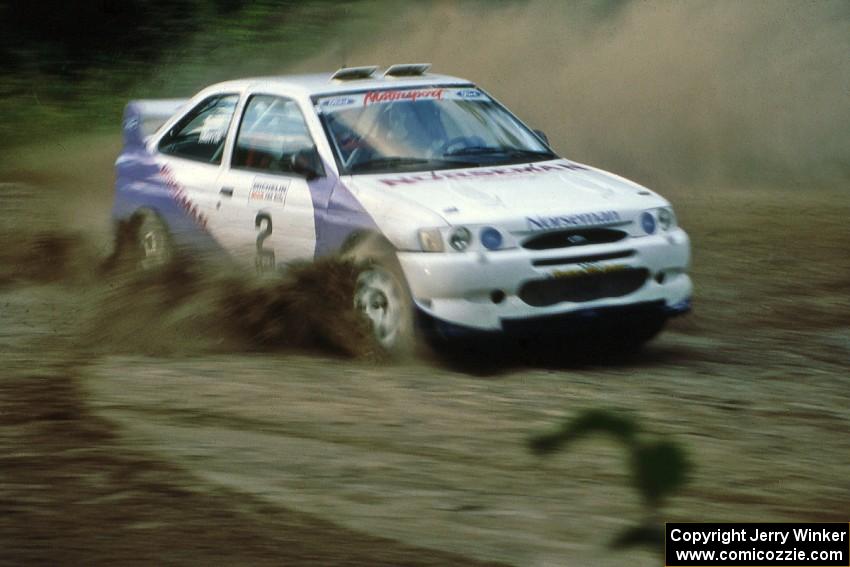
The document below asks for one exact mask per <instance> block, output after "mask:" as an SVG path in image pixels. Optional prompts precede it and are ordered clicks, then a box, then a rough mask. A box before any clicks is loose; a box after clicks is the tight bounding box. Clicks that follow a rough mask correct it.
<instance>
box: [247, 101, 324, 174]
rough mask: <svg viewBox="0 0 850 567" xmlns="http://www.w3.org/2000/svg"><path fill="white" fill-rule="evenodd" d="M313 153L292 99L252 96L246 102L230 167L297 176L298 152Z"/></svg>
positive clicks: (298, 110)
mask: <svg viewBox="0 0 850 567" xmlns="http://www.w3.org/2000/svg"><path fill="white" fill-rule="evenodd" d="M304 152H307V153H314V152H315V145H314V144H313V139H312V138H311V137H310V132H309V131H308V130H307V123H306V122H305V121H304V115H303V114H302V113H301V109H300V108H299V107H298V104H297V103H296V102H295V101H294V100H291V99H288V98H283V97H279V96H271V95H254V96H252V97H251V98H250V99H248V104H247V105H246V106H245V111H244V113H243V114H242V122H241V123H240V124H239V132H238V133H237V135H236V145H235V147H234V149H233V159H232V160H231V167H234V168H238V169H250V170H254V171H267V172H272V173H298V172H297V171H295V170H296V169H297V168H298V166H297V165H294V164H295V163H296V157H297V155H298V154H299V153H304Z"/></svg>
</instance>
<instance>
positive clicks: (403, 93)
mask: <svg viewBox="0 0 850 567" xmlns="http://www.w3.org/2000/svg"><path fill="white" fill-rule="evenodd" d="M420 100H437V101H440V100H459V101H475V100H481V101H486V100H490V97H488V96H487V95H486V94H484V93H483V92H482V91H480V90H478V89H476V88H472V87H461V88H450V87H436V88H434V87H429V88H425V89H402V90H393V89H386V90H376V91H369V92H366V93H351V94H348V93H346V94H343V95H333V96H326V97H322V98H320V99H318V100H317V101H316V103H315V106H316V107H317V108H318V109H319V111H322V112H336V111H338V110H344V109H349V108H357V107H363V106H370V105H373V104H384V103H392V102H416V101H420Z"/></svg>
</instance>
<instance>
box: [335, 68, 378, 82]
mask: <svg viewBox="0 0 850 567" xmlns="http://www.w3.org/2000/svg"><path fill="white" fill-rule="evenodd" d="M377 70H378V66H377V65H367V66H365V67H343V68H342V69H339V70H338V71H337V72H336V73H334V74H333V75H331V80H332V81H354V80H357V79H368V78H369V77H371V76H372V75H374V74H375V71H377Z"/></svg>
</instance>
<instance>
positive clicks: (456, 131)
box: [315, 87, 557, 174]
mask: <svg viewBox="0 0 850 567" xmlns="http://www.w3.org/2000/svg"><path fill="white" fill-rule="evenodd" d="M315 105H316V109H317V111H318V113H319V115H320V116H321V119H322V122H323V124H324V126H325V131H326V132H327V133H328V138H329V139H330V142H331V145H332V146H333V149H334V152H335V153H336V158H337V161H338V163H339V166H340V170H341V171H340V172H341V173H342V174H368V173H389V172H408V171H429V170H435V169H452V168H460V167H478V166H484V165H487V166H492V165H504V164H513V163H528V162H533V161H542V160H548V159H554V158H556V157H557V156H556V155H555V154H553V153H552V151H551V150H550V149H549V148H548V147H547V146H546V145H545V144H544V143H543V142H542V141H541V140H540V139H539V138H538V137H537V136H536V135H535V134H534V133H533V132H531V131H530V130H529V129H528V128H526V127H525V126H523V125H522V124H521V123H520V122H519V121H518V120H517V119H516V118H515V117H514V116H513V115H512V114H511V113H509V112H508V111H507V110H505V109H504V108H503V107H502V106H501V105H499V104H498V103H496V102H495V101H493V99H491V98H490V97H489V96H487V95H486V94H485V93H483V92H481V91H480V90H478V89H476V88H473V87H461V88H456V87H452V88H448V87H433V88H431V87H429V88H425V89H407V90H397V89H396V90H378V91H369V92H359V93H350V94H349V93H345V94H337V95H333V96H324V97H319V98H316V99H315Z"/></svg>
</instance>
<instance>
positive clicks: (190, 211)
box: [159, 165, 207, 230]
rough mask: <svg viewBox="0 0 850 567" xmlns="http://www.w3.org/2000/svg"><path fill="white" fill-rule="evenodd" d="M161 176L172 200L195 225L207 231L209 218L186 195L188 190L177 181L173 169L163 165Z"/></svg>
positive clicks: (160, 169)
mask: <svg viewBox="0 0 850 567" xmlns="http://www.w3.org/2000/svg"><path fill="white" fill-rule="evenodd" d="M159 174H160V175H161V176H162V180H163V182H165V186H166V187H168V193H169V194H170V195H171V198H172V199H174V200H175V201H176V202H177V205H178V206H179V207H180V208H181V209H182V210H183V212H184V213H186V215H187V216H188V217H189V218H191V219H192V220H193V221H195V224H197V225H198V226H200V227H201V228H202V229H204V230H206V228H207V217H205V216H204V214H203V213H202V212H201V211H199V210H198V206H197V205H196V204H195V203H193V202H192V201H191V200H190V199H189V197H188V196H187V195H186V190H185V189H184V188H183V186H182V185H180V183H179V182H178V181H177V177H176V176H175V175H174V172H173V171H171V168H170V167H168V166H167V165H162V166H160V168H159Z"/></svg>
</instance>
